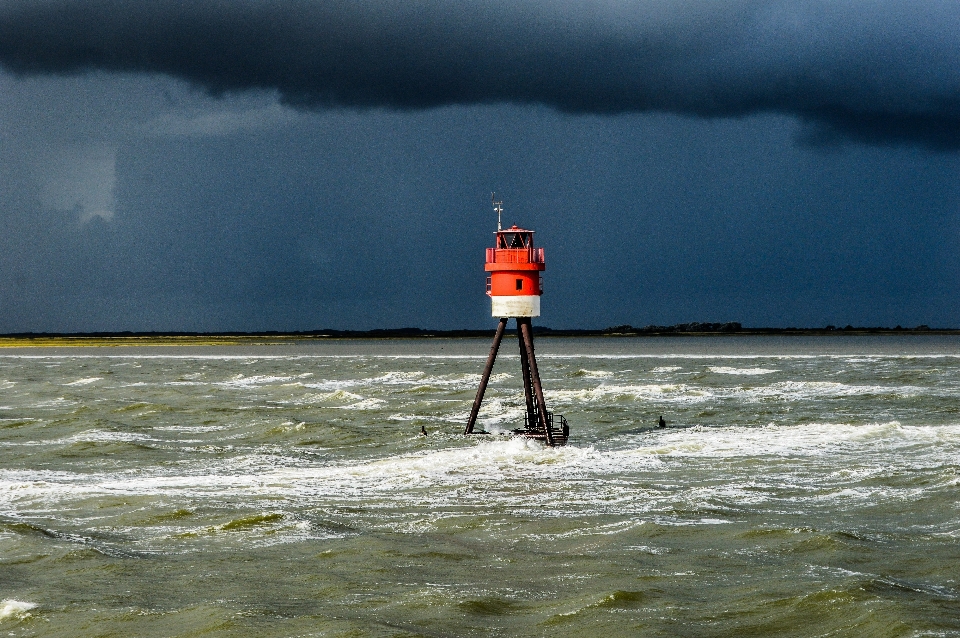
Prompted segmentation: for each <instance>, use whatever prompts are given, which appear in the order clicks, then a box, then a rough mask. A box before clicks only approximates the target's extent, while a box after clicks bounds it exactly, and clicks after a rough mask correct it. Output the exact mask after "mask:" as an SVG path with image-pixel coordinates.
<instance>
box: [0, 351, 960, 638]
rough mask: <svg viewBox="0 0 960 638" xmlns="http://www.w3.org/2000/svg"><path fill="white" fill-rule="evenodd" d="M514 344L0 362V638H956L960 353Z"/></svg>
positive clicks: (19, 357)
mask: <svg viewBox="0 0 960 638" xmlns="http://www.w3.org/2000/svg"><path fill="white" fill-rule="evenodd" d="M515 339H516V337H515V336H512V335H508V338H507V339H505V341H504V345H503V347H502V349H501V355H500V357H499V359H498V360H497V364H496V367H495V368H494V374H493V377H492V379H491V383H490V386H489V388H488V390H487V395H486V399H485V401H484V403H483V408H482V410H481V412H480V425H481V426H482V427H483V428H484V429H485V430H486V431H487V432H489V433H490V434H486V435H480V436H469V437H468V436H464V435H463V434H462V431H463V428H464V424H465V422H466V419H467V416H468V414H469V410H470V406H471V403H472V401H473V398H474V393H475V391H476V387H477V384H478V382H479V379H480V373H481V371H482V369H483V365H484V361H485V359H486V356H487V353H488V351H489V345H490V344H489V341H488V340H487V339H409V340H374V339H370V340H326V341H324V340H318V341H310V342H302V343H291V344H286V345H273V346H271V345H264V346H213V347H186V346H183V347H180V346H173V347H100V348H85V347H76V348H23V349H11V348H7V349H3V350H0V635H2V636H71V637H74V636H163V637H167V636H210V637H219V636H258V637H259V636H265V637H273V636H278V637H280V636H283V637H292V636H356V637H364V636H391V637H407V636H438V637H439V636H450V637H453V636H511V637H512V636H551V637H555V636H598V637H601V638H614V637H618V636H717V637H720V636H729V637H743V636H869V637H887V636H889V637H895V636H896V637H899V636H905V637H906V636H960V505H958V494H960V338H957V337H951V336H933V335H928V336H924V335H908V336H889V335H883V336H855V337H853V336H851V337H844V336H830V337H773V336H762V337H747V336H716V337H673V338H669V337H663V338H646V337H624V338H617V337H609V338H599V337H598V338H582V339H580V338H543V337H541V338H538V339H537V341H536V346H537V357H538V362H539V365H540V374H541V377H542V379H543V386H544V390H545V396H546V401H547V404H548V408H549V409H550V410H551V411H553V412H555V413H557V414H563V415H564V416H565V417H566V418H567V420H568V421H569V423H570V431H571V435H570V442H569V444H568V445H566V446H563V447H557V448H548V447H545V446H543V445H542V444H540V443H537V442H534V441H529V440H523V439H520V438H516V437H513V436H511V435H509V431H510V430H511V429H513V428H515V427H518V426H519V425H521V423H522V420H523V412H524V401H523V395H522V377H521V373H520V363H519V356H518V352H519V348H518V346H517V342H516V341H515ZM661 415H662V416H663V418H664V420H665V421H666V423H667V427H666V428H658V427H656V426H657V421H658V418H659V417H660V416H661ZM421 427H422V428H423V429H424V430H426V432H427V434H426V436H424V435H423V434H421Z"/></svg>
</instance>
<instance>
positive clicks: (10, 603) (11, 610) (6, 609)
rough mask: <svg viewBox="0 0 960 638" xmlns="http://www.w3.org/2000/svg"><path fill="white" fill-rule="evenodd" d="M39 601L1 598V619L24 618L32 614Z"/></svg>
mask: <svg viewBox="0 0 960 638" xmlns="http://www.w3.org/2000/svg"><path fill="white" fill-rule="evenodd" d="M36 608H37V603H28V602H23V601H20V600H13V599H10V598H8V599H7V600H0V620H7V619H8V618H16V619H18V620H19V619H23V618H26V617H27V616H29V615H30V610H31V609H36Z"/></svg>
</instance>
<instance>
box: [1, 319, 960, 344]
mask: <svg viewBox="0 0 960 638" xmlns="http://www.w3.org/2000/svg"><path fill="white" fill-rule="evenodd" d="M493 332H494V329H493V328H490V329H486V330H466V329H463V330H430V329H425V328H376V329H373V330H333V329H319V330H308V331H294V332H282V331H273V330H266V331H263V332H80V333H40V332H37V333H33V332H27V333H13V334H2V335H0V347H7V348H16V347H28V346H32V347H45V346H50V347H54V346H71V345H73V346H124V345H152V346H177V345H190V346H204V345H211V346H213V345H258V344H263V345H266V344H277V343H284V342H293V341H304V340H312V339H411V338H414V339H415V338H469V337H483V338H488V337H490V335H492V334H493ZM510 332H513V331H512V330H511V331H510ZM533 332H534V333H535V334H537V335H539V336H545V337H669V336H702V335H717V336H720V335H786V336H804V335H806V336H813V335H816V336H821V335H865V334H898V335H899V334H938V335H950V334H952V335H960V328H931V327H929V326H926V325H920V326H916V327H914V328H904V327H902V326H896V327H894V328H889V327H880V326H878V327H864V326H859V327H855V326H852V325H847V326H844V327H837V326H825V327H823V328H795V327H788V328H744V327H743V326H742V325H741V324H740V323H738V322H726V323H700V322H692V323H681V324H675V325H672V326H657V325H649V326H644V327H642V328H637V327H634V326H631V325H627V324H624V325H620V326H611V327H609V328H603V329H599V330H589V329H579V328H561V329H554V328H548V327H546V326H534V327H533Z"/></svg>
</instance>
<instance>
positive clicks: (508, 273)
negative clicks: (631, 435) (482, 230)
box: [464, 196, 570, 446]
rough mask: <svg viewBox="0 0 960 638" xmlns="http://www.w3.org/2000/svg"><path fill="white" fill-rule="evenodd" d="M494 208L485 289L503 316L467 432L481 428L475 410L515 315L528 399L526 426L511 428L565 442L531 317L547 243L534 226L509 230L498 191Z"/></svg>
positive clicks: (536, 306)
mask: <svg viewBox="0 0 960 638" xmlns="http://www.w3.org/2000/svg"><path fill="white" fill-rule="evenodd" d="M493 209H494V210H495V211H496V213H497V232H496V243H495V244H494V247H493V248H487V261H486V265H485V266H484V270H486V271H487V272H489V273H490V276H489V277H487V295H489V296H490V300H491V303H492V314H493V316H494V317H498V318H499V319H500V323H499V324H497V332H496V334H495V335H494V337H493V346H491V348H490V356H489V357H487V365H486V367H485V368H484V370H483V377H482V378H481V379H480V387H478V388H477V397H476V398H475V399H474V401H473V408H472V409H471V410H470V418H469V420H468V421H467V427H466V429H465V430H464V434H480V432H475V431H474V426H475V425H476V422H477V414H478V413H479V412H480V404H481V403H482V402H483V394H484V392H486V389H487V382H488V381H489V380H490V373H491V372H492V371H493V364H494V362H495V361H496V360H497V352H498V351H499V350H500V342H501V341H502V340H503V332H504V330H506V327H507V320H508V319H510V318H511V317H513V318H515V319H516V320H517V337H518V340H519V343H520V369H521V370H522V372H523V390H524V397H525V398H526V403H527V411H526V416H525V418H524V427H523V429H522V430H514V431H513V433H514V434H518V435H521V436H526V437H528V438H533V439H538V440H542V441H543V442H544V443H546V444H547V445H549V446H554V445H563V444H565V443H566V442H567V437H568V436H569V433H570V429H569V427H568V426H567V420H566V419H564V418H563V416H561V415H559V414H558V415H556V416H555V415H554V414H553V413H552V412H548V411H547V404H546V402H545V401H544V399H543V388H542V387H541V385H540V373H539V371H538V369H537V358H536V356H535V355H534V350H533V330H532V324H531V323H530V317H539V316H540V295H542V294H543V286H542V279H541V276H540V273H541V272H542V271H543V269H544V268H545V267H546V266H545V263H544V260H543V248H535V247H534V246H533V233H534V231H532V230H526V229H524V228H519V227H517V226H512V227H511V228H508V229H507V230H503V229H502V228H501V226H500V214H501V213H502V212H503V205H502V202H498V201H496V197H495V196H494V201H493ZM555 422H556V424H555Z"/></svg>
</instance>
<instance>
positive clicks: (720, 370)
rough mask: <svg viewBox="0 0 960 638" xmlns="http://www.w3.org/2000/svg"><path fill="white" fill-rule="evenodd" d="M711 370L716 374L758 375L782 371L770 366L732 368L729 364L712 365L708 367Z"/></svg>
mask: <svg viewBox="0 0 960 638" xmlns="http://www.w3.org/2000/svg"><path fill="white" fill-rule="evenodd" d="M707 370H709V371H710V372H713V373H715V374H740V375H757V374H770V373H772V372H780V371H779V370H773V369H770V368H730V367H727V366H710V367H709V368H707Z"/></svg>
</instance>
